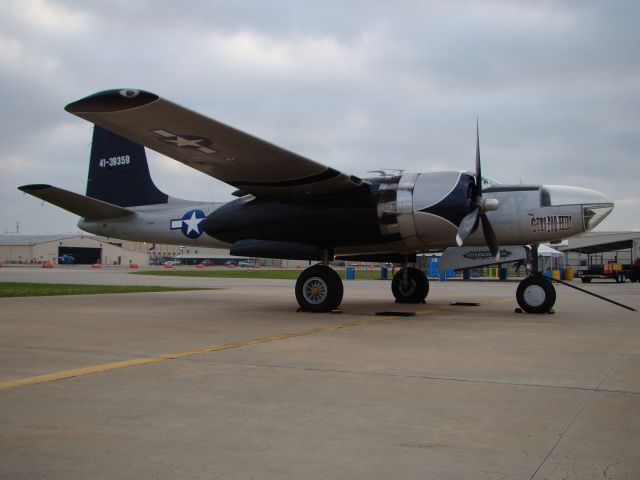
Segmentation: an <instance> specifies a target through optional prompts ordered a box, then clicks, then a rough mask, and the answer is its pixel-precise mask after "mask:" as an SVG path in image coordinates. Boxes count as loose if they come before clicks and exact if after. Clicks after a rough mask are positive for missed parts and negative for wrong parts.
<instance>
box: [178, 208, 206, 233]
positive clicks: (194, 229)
mask: <svg viewBox="0 0 640 480" xmlns="http://www.w3.org/2000/svg"><path fill="white" fill-rule="evenodd" d="M205 216H206V215H205V214H204V212H203V211H202V210H189V211H188V212H187V213H185V214H184V215H183V216H182V218H177V219H174V220H171V230H178V229H180V230H181V231H182V234H183V235H184V236H185V237H188V238H198V237H199V236H200V235H202V222H203V221H204V219H205Z"/></svg>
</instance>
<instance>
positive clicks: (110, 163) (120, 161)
mask: <svg viewBox="0 0 640 480" xmlns="http://www.w3.org/2000/svg"><path fill="white" fill-rule="evenodd" d="M130 163H131V157H130V156H129V155H121V156H119V157H109V158H101V159H100V160H98V165H99V166H100V167H102V168H107V167H120V166H122V165H129V164H130Z"/></svg>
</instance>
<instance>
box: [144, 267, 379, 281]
mask: <svg viewBox="0 0 640 480" xmlns="http://www.w3.org/2000/svg"><path fill="white" fill-rule="evenodd" d="M336 271H337V272H338V273H339V274H340V276H341V277H342V278H343V279H344V278H345V272H344V270H336ZM131 273H132V274H133V275H161V276H164V277H201V278H258V279H261V278H262V279H271V280H296V279H297V278H298V277H299V276H300V274H301V273H302V269H297V270H288V269H281V270H280V269H278V270H275V269H274V270H270V269H263V268H261V269H259V270H258V269H224V270H204V269H198V270H196V269H195V267H187V266H185V267H177V268H176V269H175V270H174V269H172V270H142V271H138V272H131ZM389 277H390V275H389ZM356 280H380V270H356Z"/></svg>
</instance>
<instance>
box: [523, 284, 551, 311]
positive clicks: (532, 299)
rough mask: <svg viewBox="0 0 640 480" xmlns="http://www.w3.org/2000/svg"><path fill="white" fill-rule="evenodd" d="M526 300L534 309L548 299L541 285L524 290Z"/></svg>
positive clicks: (530, 286)
mask: <svg viewBox="0 0 640 480" xmlns="http://www.w3.org/2000/svg"><path fill="white" fill-rule="evenodd" d="M524 299H525V301H526V302H527V303H528V304H529V305H531V306H532V307H539V306H540V305H542V304H543V303H544V301H545V299H546V293H545V291H544V289H543V288H542V287H541V286H540V285H529V286H528V287H527V288H525V290H524Z"/></svg>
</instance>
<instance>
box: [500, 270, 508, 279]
mask: <svg viewBox="0 0 640 480" xmlns="http://www.w3.org/2000/svg"><path fill="white" fill-rule="evenodd" d="M508 276H509V270H508V269H506V268H501V269H500V280H506V279H507V277H508Z"/></svg>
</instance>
